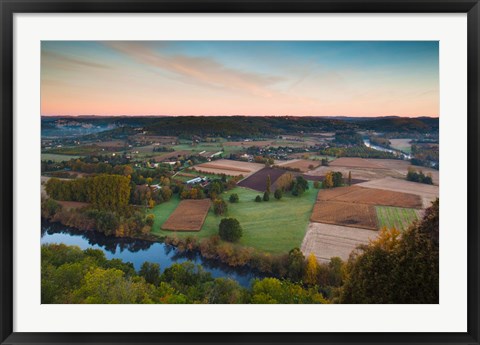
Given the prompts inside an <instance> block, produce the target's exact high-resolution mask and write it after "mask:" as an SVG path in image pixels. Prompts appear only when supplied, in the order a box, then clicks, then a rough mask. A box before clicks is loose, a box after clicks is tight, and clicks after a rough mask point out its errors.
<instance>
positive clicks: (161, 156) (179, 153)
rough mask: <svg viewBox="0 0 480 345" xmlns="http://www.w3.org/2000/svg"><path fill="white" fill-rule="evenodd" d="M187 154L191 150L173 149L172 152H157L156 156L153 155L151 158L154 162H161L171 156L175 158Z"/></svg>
mask: <svg viewBox="0 0 480 345" xmlns="http://www.w3.org/2000/svg"><path fill="white" fill-rule="evenodd" d="M188 154H191V151H186V150H183V151H173V152H165V153H162V154H159V155H157V156H154V157H152V158H153V159H154V160H155V162H163V161H166V160H169V159H171V158H177V157H178V156H184V155H188Z"/></svg>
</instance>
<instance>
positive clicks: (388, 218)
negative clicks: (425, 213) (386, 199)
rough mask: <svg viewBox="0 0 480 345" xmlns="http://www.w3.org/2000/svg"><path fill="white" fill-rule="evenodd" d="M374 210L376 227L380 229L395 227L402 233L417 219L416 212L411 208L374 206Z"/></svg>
mask: <svg viewBox="0 0 480 345" xmlns="http://www.w3.org/2000/svg"><path fill="white" fill-rule="evenodd" d="M375 209H376V211H377V218H378V225H379V226H380V228H383V227H387V228H393V227H395V228H396V229H398V230H402V231H403V230H406V229H407V228H408V226H409V225H410V224H412V223H413V222H414V221H416V220H417V219H418V218H419V217H418V213H417V212H418V211H417V210H415V209H413V208H401V207H389V206H375Z"/></svg>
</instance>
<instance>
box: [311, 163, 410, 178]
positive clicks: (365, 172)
mask: <svg viewBox="0 0 480 345" xmlns="http://www.w3.org/2000/svg"><path fill="white" fill-rule="evenodd" d="M329 171H339V172H341V173H342V175H343V178H347V177H348V173H349V172H351V173H352V179H353V180H364V181H365V180H366V181H370V180H375V179H381V178H384V177H387V176H391V177H397V178H405V176H406V173H405V174H402V173H400V172H398V171H395V170H390V169H368V168H347V167H337V166H319V167H318V168H316V169H314V170H310V171H308V172H306V173H305V175H309V176H322V177H325V174H326V173H327V172H329Z"/></svg>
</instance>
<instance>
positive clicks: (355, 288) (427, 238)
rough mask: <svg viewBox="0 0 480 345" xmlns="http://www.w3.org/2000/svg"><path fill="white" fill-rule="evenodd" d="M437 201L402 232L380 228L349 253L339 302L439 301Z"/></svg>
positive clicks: (402, 302) (432, 302)
mask: <svg viewBox="0 0 480 345" xmlns="http://www.w3.org/2000/svg"><path fill="white" fill-rule="evenodd" d="M438 211H439V202H438V199H437V200H436V201H434V202H433V203H432V206H431V207H429V208H428V209H427V210H426V211H425V216H424V217H423V219H422V220H421V221H419V222H417V223H415V224H414V225H412V226H411V227H410V228H409V229H407V230H406V231H405V232H403V233H400V232H399V231H398V230H396V229H383V230H382V231H381V233H380V236H379V238H378V239H377V240H375V241H373V242H371V243H370V244H369V245H366V246H363V247H361V248H360V249H359V250H358V251H357V252H356V253H354V254H352V255H351V256H350V259H349V261H348V263H347V265H346V280H345V284H344V286H343V291H342V295H341V302H342V303H366V304H370V303H398V304H404V303H431V304H436V303H438V300H439V241H438V239H439V237H438V220H439V212H438Z"/></svg>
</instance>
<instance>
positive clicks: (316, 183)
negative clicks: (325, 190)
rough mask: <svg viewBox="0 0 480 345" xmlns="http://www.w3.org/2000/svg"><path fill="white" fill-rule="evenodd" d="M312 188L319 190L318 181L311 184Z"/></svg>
mask: <svg viewBox="0 0 480 345" xmlns="http://www.w3.org/2000/svg"><path fill="white" fill-rule="evenodd" d="M313 188H315V189H319V188H320V181H314V182H313Z"/></svg>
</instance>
